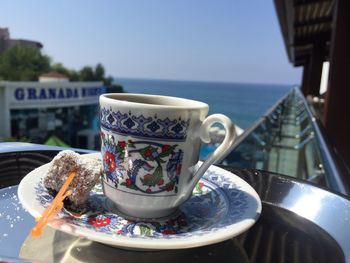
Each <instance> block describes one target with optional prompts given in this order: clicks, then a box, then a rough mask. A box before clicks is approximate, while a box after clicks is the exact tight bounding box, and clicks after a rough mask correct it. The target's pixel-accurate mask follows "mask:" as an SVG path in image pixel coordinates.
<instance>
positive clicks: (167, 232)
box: [162, 229, 176, 235]
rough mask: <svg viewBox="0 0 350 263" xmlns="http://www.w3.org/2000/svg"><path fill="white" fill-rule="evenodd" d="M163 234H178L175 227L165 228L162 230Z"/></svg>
mask: <svg viewBox="0 0 350 263" xmlns="http://www.w3.org/2000/svg"><path fill="white" fill-rule="evenodd" d="M162 234H163V235H175V234H176V231H175V230H174V229H164V230H163V231H162Z"/></svg>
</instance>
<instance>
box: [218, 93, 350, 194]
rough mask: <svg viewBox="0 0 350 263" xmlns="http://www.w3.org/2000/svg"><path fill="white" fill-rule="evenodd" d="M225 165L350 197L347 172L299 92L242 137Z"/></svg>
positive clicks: (286, 97) (273, 109)
mask: <svg viewBox="0 0 350 263" xmlns="http://www.w3.org/2000/svg"><path fill="white" fill-rule="evenodd" d="M221 164H225V165H230V166H236V167H241V168H256V169H261V170H266V171H272V172H277V173H281V174H285V175H289V176H293V177H296V178H300V179H303V180H307V181H311V182H314V183H317V184H319V185H322V186H325V187H327V188H329V189H332V190H334V191H337V192H340V193H343V194H346V195H349V194H350V190H349V189H350V187H349V182H348V181H346V180H344V176H343V174H342V172H343V171H344V169H342V168H341V167H340V166H341V164H340V163H339V162H338V161H337V160H336V158H335V154H334V152H333V150H332V147H331V146H330V145H329V142H327V140H326V138H325V136H324V133H323V130H322V126H321V125H320V124H319V121H318V120H317V119H316V118H315V117H314V116H313V114H312V113H311V111H310V108H309V105H308V103H307V102H306V100H305V98H304V96H303V95H302V94H301V92H300V90H299V88H294V89H292V90H291V91H290V92H289V93H288V94H287V95H286V96H285V97H283V98H282V99H280V100H279V101H278V102H277V103H276V104H275V105H273V106H272V107H271V108H270V109H269V110H268V111H267V112H266V114H264V115H263V116H261V117H260V118H259V119H258V120H257V121H256V122H255V123H254V124H253V125H252V127H251V128H250V129H249V130H247V131H246V132H245V133H244V134H243V135H241V136H240V137H239V139H238V140H237V142H236V143H235V144H234V145H233V147H232V151H231V152H230V154H228V155H227V156H226V157H225V158H224V159H223V160H222V161H221Z"/></svg>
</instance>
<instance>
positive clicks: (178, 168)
mask: <svg viewBox="0 0 350 263" xmlns="http://www.w3.org/2000/svg"><path fill="white" fill-rule="evenodd" d="M181 168H182V165H181V164H180V163H179V164H177V165H176V174H180V173H181Z"/></svg>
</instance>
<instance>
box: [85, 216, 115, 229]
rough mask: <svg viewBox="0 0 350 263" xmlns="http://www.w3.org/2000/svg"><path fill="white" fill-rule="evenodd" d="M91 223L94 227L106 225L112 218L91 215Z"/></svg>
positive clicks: (89, 221)
mask: <svg viewBox="0 0 350 263" xmlns="http://www.w3.org/2000/svg"><path fill="white" fill-rule="evenodd" d="M88 223H89V225H92V226H93V227H104V226H107V225H109V224H110V223H111V219H110V218H109V217H103V218H98V217H91V218H89V220H88Z"/></svg>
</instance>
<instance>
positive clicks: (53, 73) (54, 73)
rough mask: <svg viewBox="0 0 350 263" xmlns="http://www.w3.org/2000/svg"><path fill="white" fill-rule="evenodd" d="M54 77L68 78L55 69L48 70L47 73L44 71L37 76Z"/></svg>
mask: <svg viewBox="0 0 350 263" xmlns="http://www.w3.org/2000/svg"><path fill="white" fill-rule="evenodd" d="M42 77H44V78H55V79H68V77H67V76H66V75H64V74H62V73H59V72H57V71H50V72H49V73H45V74H42V75H40V76H39V78H42Z"/></svg>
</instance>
